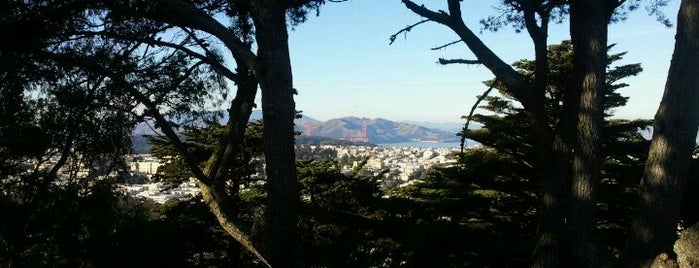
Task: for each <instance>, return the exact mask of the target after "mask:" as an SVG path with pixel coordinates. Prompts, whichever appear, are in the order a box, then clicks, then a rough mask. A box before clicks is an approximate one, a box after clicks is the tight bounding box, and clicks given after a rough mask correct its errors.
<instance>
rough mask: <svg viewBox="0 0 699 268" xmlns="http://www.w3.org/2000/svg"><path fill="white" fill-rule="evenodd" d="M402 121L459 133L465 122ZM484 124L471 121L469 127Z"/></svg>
mask: <svg viewBox="0 0 699 268" xmlns="http://www.w3.org/2000/svg"><path fill="white" fill-rule="evenodd" d="M401 122H402V123H408V124H413V125H418V126H422V127H426V128H431V129H437V130H442V131H447V132H454V133H458V132H461V129H463V127H464V123H466V121H464V122H427V121H401ZM481 127H482V125H481V124H480V123H478V122H471V123H470V125H469V127H468V128H469V129H479V128H481Z"/></svg>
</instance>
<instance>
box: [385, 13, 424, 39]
mask: <svg viewBox="0 0 699 268" xmlns="http://www.w3.org/2000/svg"><path fill="white" fill-rule="evenodd" d="M428 21H430V20H429V19H424V20H421V21H418V22H416V23H413V24H412V25H408V26H406V27H405V28H403V29H401V30H400V31H398V32H397V33H394V34H392V35H391V36H390V37H389V38H388V39H389V40H390V41H391V42H389V43H388V44H389V45H392V44H393V42H395V41H396V37H398V35H399V34H401V33H405V34H408V32H410V30H412V29H413V27H415V26H418V25H420V24H423V23H425V22H428Z"/></svg>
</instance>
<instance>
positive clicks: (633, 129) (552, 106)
mask: <svg viewBox="0 0 699 268" xmlns="http://www.w3.org/2000/svg"><path fill="white" fill-rule="evenodd" d="M610 48H611V47H610ZM624 54H625V53H618V54H611V55H609V56H608V58H609V61H608V62H609V66H610V67H608V69H607V74H608V75H607V80H606V87H604V88H603V91H602V93H603V94H604V95H603V104H604V108H605V117H607V118H608V117H610V116H611V115H613V109H614V108H616V107H620V106H623V105H625V104H626V101H627V100H628V98H627V97H624V96H622V95H621V94H620V93H619V92H618V91H619V90H620V89H623V88H625V87H627V86H628V84H625V83H623V82H621V81H622V80H623V79H624V78H627V77H629V76H634V75H636V74H638V73H639V72H640V71H641V70H642V69H641V67H640V65H639V64H627V65H619V66H615V65H614V64H615V63H617V62H618V61H620V60H622V59H623V56H624ZM548 60H549V68H550V72H549V81H548V84H547V87H546V100H545V106H546V111H547V115H548V120H549V126H550V127H551V129H553V130H554V131H556V129H557V128H558V127H559V124H560V123H561V122H560V121H559V120H560V118H565V117H563V116H562V113H563V111H562V103H563V96H564V94H565V92H566V91H567V89H568V86H569V82H568V81H569V80H570V77H571V75H572V45H571V43H570V42H569V41H564V42H562V43H561V44H559V45H552V46H549V55H548ZM514 66H516V67H517V68H518V71H519V72H520V73H522V74H524V75H526V76H528V77H531V76H532V75H533V73H534V62H532V61H528V60H522V61H518V62H516V63H515V64H514ZM492 83H493V81H487V82H486V84H488V85H491V84H492ZM495 87H496V88H497V89H499V90H500V91H501V92H503V89H504V88H503V87H502V85H500V84H495ZM501 95H502V96H501V97H498V96H489V97H487V98H486V99H485V102H486V104H485V105H483V106H481V108H482V109H485V110H486V111H488V112H490V114H489V115H483V114H475V115H474V116H473V117H472V120H473V121H476V122H479V123H481V124H483V125H484V127H483V128H482V129H478V130H467V131H466V132H462V133H461V134H460V135H463V137H464V138H468V139H471V140H474V141H477V142H479V143H480V144H482V145H484V146H485V147H486V148H490V149H479V150H490V152H491V154H493V155H491V156H488V155H487V154H479V155H474V154H473V153H471V154H470V155H467V156H465V157H464V159H462V163H463V164H464V165H465V169H469V168H473V169H486V170H490V171H491V172H492V173H491V174H488V175H486V176H485V178H487V180H489V181H490V183H491V185H492V184H495V185H492V186H491V187H488V188H486V191H480V192H479V194H480V196H481V197H483V198H488V197H494V198H495V199H498V194H497V193H501V195H500V198H499V200H501V201H500V202H502V200H505V201H504V202H506V203H507V204H508V205H507V206H505V207H502V208H497V210H496V211H498V212H503V214H504V215H508V216H510V217H512V218H515V219H517V221H519V222H527V223H528V224H527V227H526V228H522V229H519V231H521V232H530V233H534V232H535V230H534V229H533V226H534V225H533V224H532V219H531V215H532V214H533V212H534V211H536V208H537V207H538V206H539V202H538V201H537V200H540V198H541V196H540V195H541V193H540V190H539V187H538V183H539V182H540V179H539V178H538V177H537V173H536V172H535V171H534V169H533V164H534V162H535V161H536V159H537V155H535V154H536V153H537V152H536V151H534V142H535V138H536V137H533V136H532V133H531V131H530V125H529V123H528V122H529V121H528V118H527V115H526V114H525V112H524V110H523V109H522V108H520V107H518V106H517V105H515V104H514V102H513V100H512V98H511V97H510V96H508V95H506V94H501ZM650 124H651V122H650V121H648V120H636V121H630V120H621V119H613V120H609V119H608V120H606V121H605V123H604V128H603V131H602V148H601V151H602V154H603V155H602V160H603V163H602V180H601V182H600V184H599V186H598V189H597V197H596V199H597V201H598V205H597V212H596V213H597V217H598V218H599V219H601V220H600V221H599V222H598V223H597V226H596V227H597V231H598V232H600V233H601V235H600V236H599V237H601V238H602V240H603V243H604V244H605V246H607V247H609V248H611V249H614V250H620V249H621V248H622V247H623V242H624V241H625V240H624V238H623V235H624V230H625V228H626V227H627V226H628V224H629V218H630V216H631V215H632V207H633V203H634V200H635V189H636V186H637V183H638V178H640V177H641V175H642V172H643V163H644V161H645V157H646V154H647V151H648V145H649V141H648V140H646V139H645V138H643V136H642V135H641V133H640V131H641V130H645V129H646V128H647V127H648V126H649V125H650ZM495 156H497V157H498V158H500V159H502V161H500V162H499V164H497V165H495V166H479V165H482V163H481V164H476V165H474V163H473V161H474V159H482V160H480V161H484V162H487V161H489V160H487V159H488V158H492V157H495ZM513 172H514V173H515V174H516V175H514V174H513ZM498 182H504V183H503V184H500V185H496V184H497V183H498ZM491 189H492V190H494V191H490V190H491ZM504 189H509V190H504ZM519 191H521V193H517V192H519ZM502 193H505V194H504V195H502ZM502 196H505V198H503V197H502ZM508 208H518V209H508ZM515 215H516V216H515ZM518 217H522V218H518ZM502 228H503V227H497V229H502ZM530 250H531V249H526V250H524V252H529V251H530Z"/></svg>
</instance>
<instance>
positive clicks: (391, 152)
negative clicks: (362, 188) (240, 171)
mask: <svg viewBox="0 0 699 268" xmlns="http://www.w3.org/2000/svg"><path fill="white" fill-rule="evenodd" d="M303 147H304V149H306V150H310V151H311V152H313V151H318V150H326V151H328V150H329V151H331V152H333V154H334V156H335V157H336V159H337V160H338V161H339V162H340V165H341V168H342V172H343V173H349V172H351V171H352V170H354V169H355V168H357V166H358V165H360V164H361V162H362V160H363V159H365V158H366V159H367V160H366V163H365V164H364V166H363V167H362V169H363V170H364V171H366V172H369V173H372V174H374V175H376V174H378V173H379V172H381V171H384V170H388V172H387V174H386V176H385V177H386V179H385V180H384V181H383V182H382V184H384V185H388V186H390V187H401V186H405V185H409V184H411V183H414V182H415V181H416V180H417V179H419V177H420V175H421V174H422V172H424V171H425V170H426V169H428V168H429V167H431V166H433V165H450V164H454V163H456V159H455V150H456V148H434V147H394V146H338V145H303ZM127 161H128V164H129V169H130V175H131V176H133V177H141V178H145V180H135V181H139V182H140V183H124V184H122V186H121V187H122V188H123V189H124V190H125V191H126V192H127V193H128V194H130V195H132V196H135V197H145V198H149V199H152V200H154V201H156V202H158V203H165V202H166V201H168V200H172V199H185V198H189V197H192V196H195V195H197V193H198V191H199V188H198V187H197V184H196V180H195V179H194V178H189V179H187V180H185V181H184V182H182V183H181V184H180V185H178V186H177V187H169V186H168V185H166V184H165V183H163V182H158V181H153V180H152V178H153V176H154V175H156V174H157V173H158V168H159V167H160V166H162V164H163V162H162V161H161V160H159V159H157V158H155V157H153V156H151V155H150V154H138V155H131V156H130V157H129V158H128V160H127ZM256 175H258V176H262V175H263V174H256ZM127 181H128V180H127ZM132 181H133V180H132Z"/></svg>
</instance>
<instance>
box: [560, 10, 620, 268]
mask: <svg viewBox="0 0 699 268" xmlns="http://www.w3.org/2000/svg"><path fill="white" fill-rule="evenodd" d="M610 2H614V1H609V0H575V1H572V2H571V4H570V33H571V41H572V43H573V49H574V55H573V66H574V67H573V78H572V86H571V88H570V92H568V94H573V95H572V97H575V96H576V95H577V96H579V102H578V105H579V106H578V111H577V120H576V123H577V129H576V130H577V132H576V133H577V134H576V139H575V144H574V147H573V159H572V160H573V162H572V177H571V198H570V214H569V216H570V233H569V235H570V250H571V252H570V254H571V263H572V264H574V265H576V266H578V267H599V261H600V256H599V251H598V249H597V247H596V245H595V239H594V234H593V231H594V216H593V212H594V205H595V203H594V192H595V185H596V184H597V182H598V181H599V178H600V175H601V171H600V161H601V158H600V134H601V133H600V131H601V126H602V120H603V107H602V88H603V87H604V85H605V75H606V66H607V25H608V24H609V19H610V17H611V14H612V11H613V10H614V7H615V6H614V5H612V4H611V3H610Z"/></svg>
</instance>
